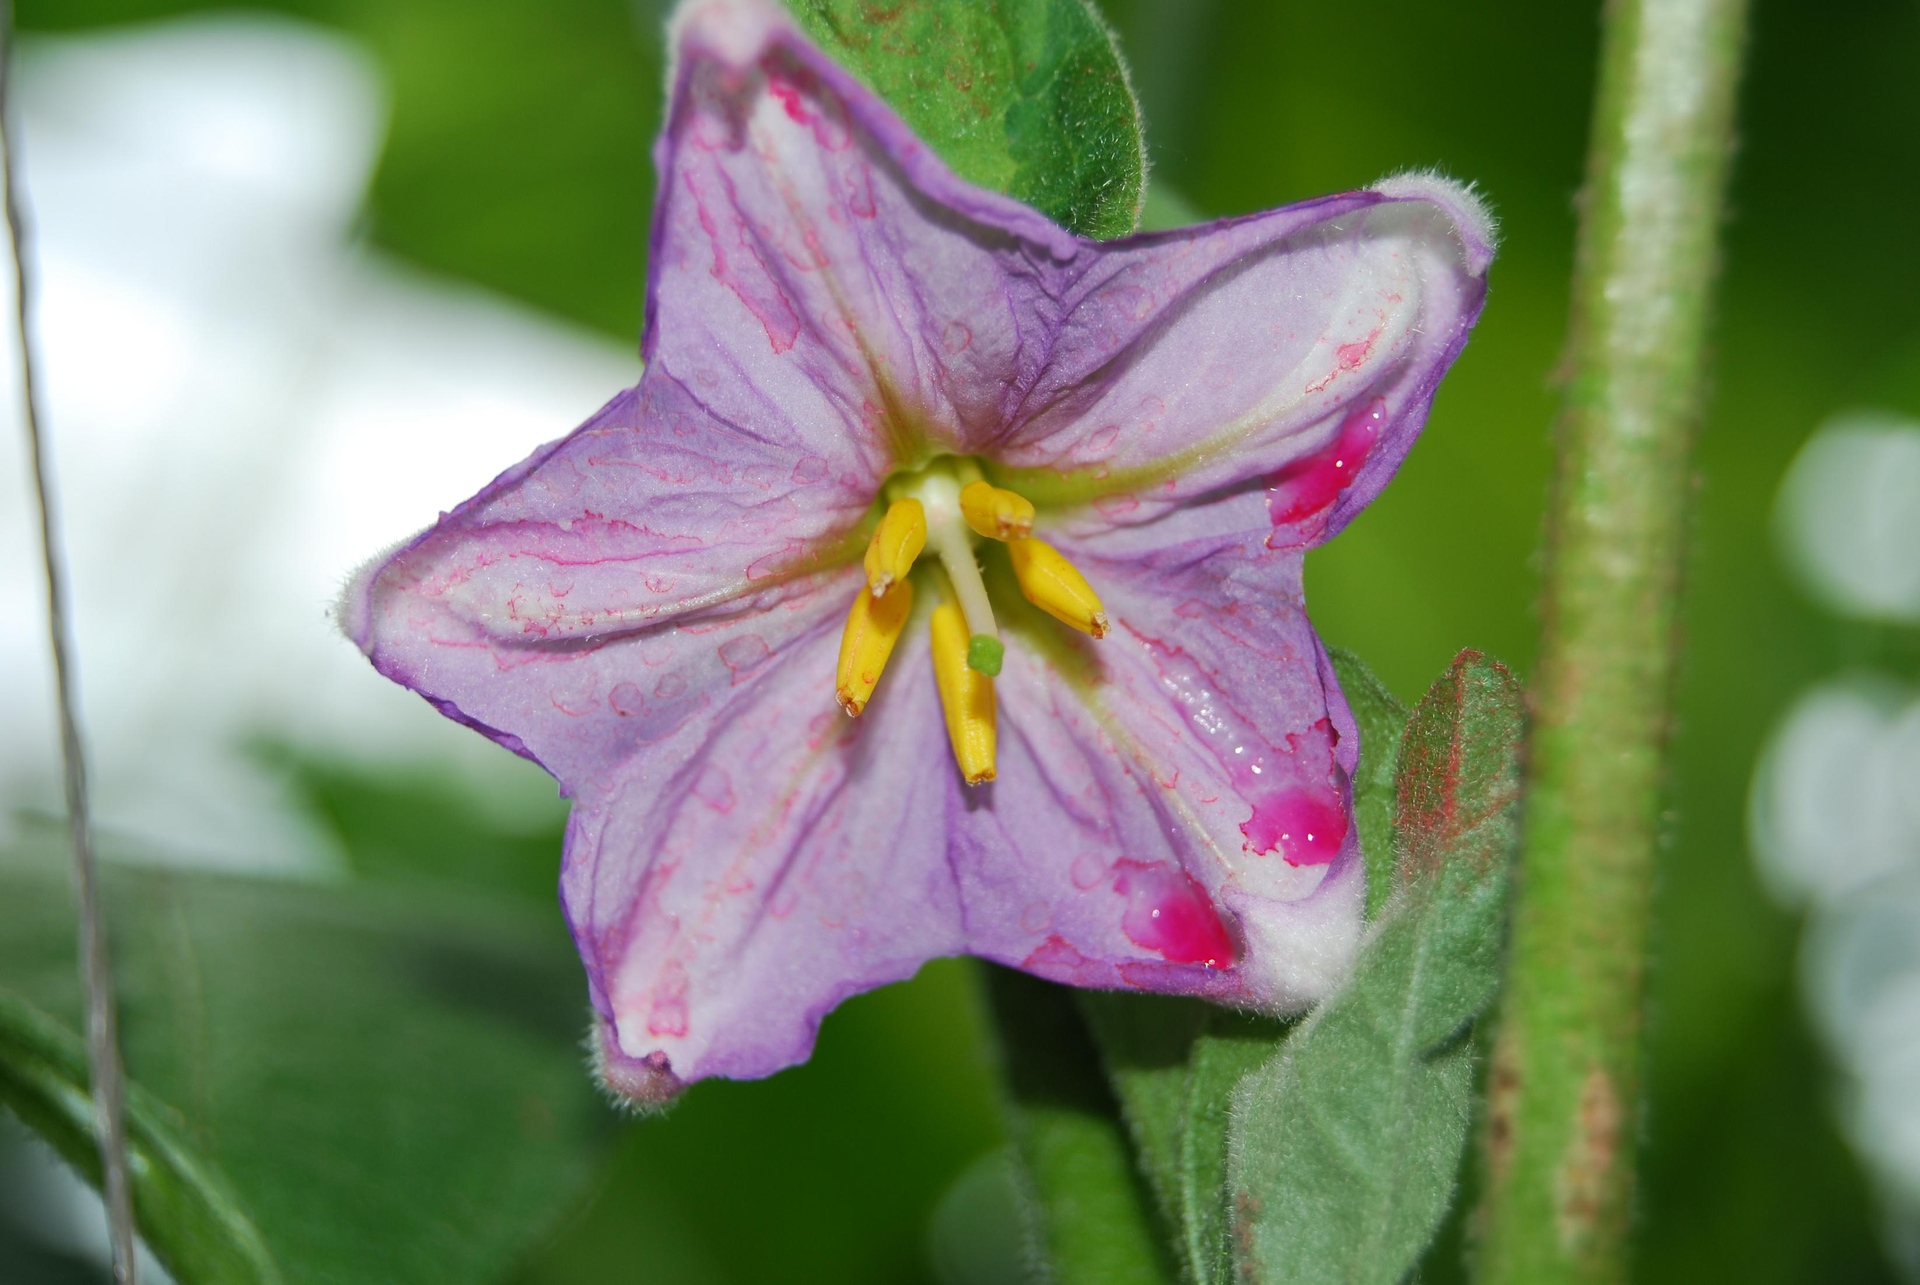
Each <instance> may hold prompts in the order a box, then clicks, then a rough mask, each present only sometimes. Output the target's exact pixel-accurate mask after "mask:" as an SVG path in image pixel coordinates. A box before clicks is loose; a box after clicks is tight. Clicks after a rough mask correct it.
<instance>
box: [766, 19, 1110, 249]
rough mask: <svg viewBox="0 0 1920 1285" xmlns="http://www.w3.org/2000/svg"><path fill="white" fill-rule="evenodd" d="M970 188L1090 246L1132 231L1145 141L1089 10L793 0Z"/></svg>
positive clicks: (818, 33) (824, 41)
mask: <svg viewBox="0 0 1920 1285" xmlns="http://www.w3.org/2000/svg"><path fill="white" fill-rule="evenodd" d="M787 3H788V6H789V7H790V8H791V9H792V10H793V12H794V15H795V16H796V17H797V18H798V19H799V21H800V25H801V26H802V27H803V28H805V30H806V32H807V34H808V35H809V36H811V37H813V39H814V40H816V41H817V42H819V44H820V46H821V47H822V48H823V49H825V50H826V51H827V52H828V53H829V54H831V55H832V56H833V57H834V58H835V59H836V60H837V61H838V62H840V63H841V65H843V66H844V67H846V68H847V69H848V70H849V71H851V72H853V73H854V74H855V75H856V76H858V77H860V79H861V80H863V81H865V82H866V83H867V84H868V85H869V86H870V87H872V88H873V90H874V91H875V92H876V93H878V94H879V95H880V96H881V97H883V98H885V99H886V100H887V102H888V103H889V104H891V105H892V107H893V109H894V110H895V111H897V112H899V113H900V115H901V117H902V118H904V119H905V120H906V122H907V124H908V125H910V126H912V128H913V130H914V132H915V133H917V134H918V135H920V137H921V138H923V139H925V140H926V141H927V143H928V144H930V145H931V146H932V147H933V149H934V151H936V152H938V153H939V154H940V157H941V159H942V160H944V161H946V163H947V164H948V165H950V166H952V167H953V170H954V172H955V173H957V174H959V175H960V176H961V177H962V178H964V179H966V180H967V181H968V182H971V183H976V184H978V185H980V186H981V187H988V188H993V189H994V190H995V191H999V192H1005V193H1006V194H1008V195H1009V196H1012V197H1015V198H1016V199H1018V200H1022V201H1025V202H1026V203H1027V204H1029V205H1031V206H1033V207H1035V208H1036V209H1038V210H1040V211H1041V212H1043V213H1045V214H1046V215H1047V216H1048V217H1050V218H1052V219H1053V220H1054V221H1055V222H1057V223H1059V224H1060V225H1061V226H1063V227H1065V228H1068V229H1069V230H1071V231H1073V232H1077V233H1079V234H1080V235H1081V236H1088V237H1115V236H1124V235H1126V234H1127V233H1129V232H1131V231H1133V228H1134V224H1135V222H1136V221H1137V219H1138V217H1139V214H1140V201H1141V194H1142V191H1143V189H1144V187H1145V177H1146V138H1145V135H1144V133H1143V132H1142V129H1141V123H1140V109H1139V106H1138V104H1136V103H1135V102H1134V98H1133V90H1132V88H1131V86H1130V85H1129V84H1128V82H1127V71H1126V66H1125V64H1123V63H1122V61H1121V59H1120V50H1119V47H1118V45H1117V44H1116V43H1115V42H1114V38H1113V33H1112V31H1110V30H1109V29H1108V27H1107V25H1106V23H1105V22H1104V21H1102V19H1101V18H1100V16H1099V14H1098V12H1097V11H1096V10H1095V9H1094V7H1093V5H1092V4H1090V3H1088V0H884V3H883V2H882V0H787Z"/></svg>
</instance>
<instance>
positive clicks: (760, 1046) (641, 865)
mask: <svg viewBox="0 0 1920 1285" xmlns="http://www.w3.org/2000/svg"><path fill="white" fill-rule="evenodd" d="M836 632H837V631H836V630H834V629H813V630H810V631H809V632H808V633H807V635H806V636H805V637H803V638H797V639H794V640H793V641H792V642H791V643H789V645H787V646H786V647H784V648H783V649H782V650H781V651H780V653H779V654H778V655H777V656H775V657H774V658H772V659H771V660H770V661H769V662H768V663H767V667H766V670H765V672H764V673H762V674H760V675H758V676H756V677H755V678H754V679H753V680H752V682H751V684H750V685H749V686H745V687H743V688H742V689H741V690H740V692H739V694H738V695H737V696H730V695H729V694H727V693H719V692H716V693H714V694H713V695H714V700H713V703H712V704H711V705H710V706H709V708H707V709H706V710H704V711H702V712H701V714H700V715H698V716H697V717H696V718H694V719H692V720H690V721H689V722H688V723H687V724H685V725H684V726H682V727H681V728H679V729H677V730H676V731H675V732H674V733H673V734H672V735H671V736H670V737H668V738H666V739H665V740H663V741H661V742H659V743H658V744H657V745H656V746H653V747H650V748H649V749H648V750H647V751H646V752H644V753H642V754H639V755H636V756H635V757H634V758H633V759H632V760H631V761H630V762H629V763H628V765H627V766H626V767H625V769H624V770H623V771H622V772H621V773H620V774H619V776H618V777H617V778H616V779H615V780H612V781H610V782H607V783H605V784H604V785H599V784H596V785H595V786H594V787H593V788H591V789H587V790H583V791H581V792H580V793H579V795H578V796H577V798H576V802H575V807H574V812H573V817H572V820H571V822H570V824H569V826H568V835H567V859H566V867H565V870H564V872H563V874H562V880H561V891H562V896H563V899H564V901H565V903H566V908H567V913H568V918H569V921H570V922H571V923H572V925H573V929H574V935H575V938H576V940H577V941H578V943H579V945H580V950H581V954H582V957H583V958H584V959H585V961H586V965H587V971H588V975H589V977H590V979H591V982H592V993H593V1001H594V1006H595V1008H596V1009H597V1010H598V1012H599V1014H600V1021H601V1027H602V1040H603V1042H604V1043H605V1044H606V1045H607V1047H606V1048H605V1049H604V1050H603V1057H602V1061H603V1065H605V1064H607V1063H609V1062H611V1063H612V1064H613V1065H614V1067H615V1068H619V1067H624V1068H626V1069H627V1072H628V1075H629V1077H631V1075H632V1074H633V1072H634V1071H635V1069H636V1068H645V1069H646V1070H647V1071H648V1072H650V1073H651V1074H652V1075H654V1076H655V1077H658V1076H660V1075H666V1074H670V1075H671V1076H672V1077H673V1080H674V1081H676V1082H686V1081H691V1080H694V1079H698V1078H701V1077H704V1076H713V1075H719V1076H727V1077H732V1078H750V1077H756V1076H763V1075H770V1074H772V1073H773V1072H774V1071H777V1070H779V1069H780V1068H782V1067H785V1066H790V1065H792V1064H794V1063H796V1062H800V1061H803V1060H805V1058H806V1056H807V1054H808V1053H809V1052H810V1051H811V1050H812V1047H813V1041H814V1036H815V1034H816V1032H817V1031H818V1028H819V1024H820V1019H821V1018H822V1017H823V1016H824V1015H825V1014H826V1012H827V1011H828V1010H829V1009H831V1008H832V1007H833V1006H834V1005H836V1004H838V1003H839V1002H840V1001H841V1000H842V999H845V998H846V997H847V996H849V995H852V994H855V993H857V992H859V991H863V990H867V989H870V988H872V987H874V986H878V985H881V984H883V983H885V982H890V981H897V980H900V979H901V978H904V977H908V976H910V975H912V973H913V972H914V971H915V970H916V969H917V968H918V967H919V966H920V964H921V963H922V962H923V961H925V960H926V959H928V958H930V957H933V956H936V955H945V954H953V953H956V952H958V951H959V950H960V949H961V948H962V940H961V933H960V911H959V903H958V898H957V896H956V895H955V891H954V885H953V879H952V876H951V874H950V872H949V870H948V868H947V863H946V859H945V857H946V806H947V799H948V793H949V791H950V789H951V788H952V787H951V782H950V778H951V776H952V763H951V762H950V760H949V759H948V757H947V753H946V747H945V744H944V737H943V735H942V733H941V731H940V724H939V715H938V709H937V705H936V697H935V695H934V691H933V682H932V675H931V670H930V663H929V660H928V657H927V655H926V646H925V639H924V630H922V631H921V636H920V638H919V639H918V641H917V645H915V646H911V647H909V646H906V645H904V644H903V647H902V650H903V651H906V652H907V653H908V654H907V655H905V656H902V657H899V658H898V660H899V661H900V662H903V663H902V664H901V665H900V666H899V667H898V668H896V669H895V670H893V671H890V672H889V674H888V676H887V678H886V680H885V682H884V685H883V687H882V689H881V694H882V696H883V697H884V700H882V701H877V702H876V703H875V705H874V706H873V708H872V709H870V710H869V711H868V713H867V714H866V715H865V716H863V717H861V718H859V719H850V718H847V717H846V716H845V715H844V714H842V713H841V712H840V710H839V708H838V707H837V706H836V705H835V704H834V702H833V698H832V694H831V691H830V690H829V684H828V683H826V682H823V680H822V679H823V675H831V673H832V670H833V658H834V651H835V649H836V647H837V646H838V642H837V639H836V637H835V636H834V635H835V633H836ZM607 1054H617V1055H618V1056H617V1057H614V1058H609V1057H608V1056H606V1055H607ZM614 1082H615V1085H616V1087H619V1085H620V1081H619V1080H618V1079H617V1078H616V1079H615V1080H614ZM665 1087H671V1085H666V1086H665ZM627 1091H629V1092H632V1091H633V1088H632V1086H627ZM642 1095H643V1096H646V1095H645V1094H642Z"/></svg>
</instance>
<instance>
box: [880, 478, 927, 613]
mask: <svg viewBox="0 0 1920 1285" xmlns="http://www.w3.org/2000/svg"><path fill="white" fill-rule="evenodd" d="M926 547H927V511H926V510H925V509H924V508H922V507H920V501H918V500H913V499H907V500H895V501H894V502H893V503H892V504H889V505H888V506H887V515H886V516H885V517H883V518H881V519H880V525H879V526H878V527H876V528H874V532H873V539H872V540H870V541H868V542H867V588H869V589H871V590H872V591H873V596H874V597H876V598H878V597H879V596H880V595H881V594H883V593H885V592H886V591H887V589H888V588H889V587H890V586H892V585H894V584H897V583H899V582H900V581H903V580H905V579H906V578H907V572H908V570H910V569H911V568H912V566H913V560H914V559H915V558H917V557H919V556H920V550H922V549H924V548H926Z"/></svg>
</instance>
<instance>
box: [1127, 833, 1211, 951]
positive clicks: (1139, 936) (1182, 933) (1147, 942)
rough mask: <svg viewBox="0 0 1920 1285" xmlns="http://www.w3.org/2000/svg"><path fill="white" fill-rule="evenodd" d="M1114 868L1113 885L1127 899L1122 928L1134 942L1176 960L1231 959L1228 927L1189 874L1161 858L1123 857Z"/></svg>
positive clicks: (1203, 890) (1205, 892) (1204, 890)
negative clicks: (1156, 859)
mask: <svg viewBox="0 0 1920 1285" xmlns="http://www.w3.org/2000/svg"><path fill="white" fill-rule="evenodd" d="M1113 868H1114V871H1115V873H1114V878H1113V890H1114V891H1115V892H1117V893H1119V894H1120V895H1121V896H1123V897H1125V898H1126V899H1127V908H1126V910H1125V911H1123V912H1122V913H1121V916H1120V927H1121V930H1122V931H1124V932H1125V933H1126V934H1127V938H1128V940H1130V941H1131V942H1133V944H1134V945H1136V946H1140V947H1143V948H1145V949H1147V950H1151V951H1156V952H1158V953H1159V954H1160V955H1161V956H1162V957H1164V958H1165V959H1167V960H1168V961H1170V962H1172V963H1175V964H1205V965H1207V967H1209V968H1225V967H1227V966H1228V965H1229V964H1231V963H1233V939H1232V938H1230V937H1228V936H1227V926H1226V925H1225V924H1223V923H1221V922H1220V912H1219V911H1217V910H1215V909H1214V908H1213V901H1212V900H1211V899H1210V898H1209V897H1208V896H1207V890H1206V889H1205V888H1202V887H1201V886H1200V885H1199V883H1198V882H1196V881H1195V880H1194V878H1193V876H1192V875H1189V874H1188V873H1187V872H1186V871H1184V870H1177V869H1175V868H1174V867H1173V866H1171V865H1169V864H1167V863H1166V862H1164V861H1154V862H1146V861H1134V860H1132V859H1130V858H1127V857H1122V858H1121V859H1120V860H1119V861H1116V862H1115V863H1114V867H1113Z"/></svg>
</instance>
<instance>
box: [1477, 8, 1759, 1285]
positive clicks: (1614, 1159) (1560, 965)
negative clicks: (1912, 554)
mask: <svg viewBox="0 0 1920 1285" xmlns="http://www.w3.org/2000/svg"><path fill="white" fill-rule="evenodd" d="M1744 20H1745V3H1744V0H1612V2H1611V3H1609V4H1608V5H1607V9H1606V16H1605V31H1604V37H1603V48H1602V54H1601V66H1600V83H1599V90H1598V96H1597V100H1596V104H1595V117H1594V129H1593V138H1592V154H1591V159H1590V162H1589V171H1588V178H1587V190H1586V193H1585V198H1584V205H1583V210H1582V218H1581V226H1580V240H1579V249H1578V261H1577V264H1576V268H1575V275H1574V292H1573V293H1574V297H1573V310H1572V328H1571V329H1572V333H1571V344H1570V348H1569V361H1568V370H1569V374H1570V382H1569V386H1568V389H1567V394H1566V400H1565V404H1564V406H1563V408H1562V412H1561V417H1560V422H1559V425H1558V461H1557V467H1556V475H1555V484H1554V494H1553V497H1552V501H1551V504H1550V507H1549V519H1548V557H1547V566H1546V575H1545V584H1544V586H1543V593H1542V602H1543V610H1542V615H1543V618H1544V621H1545V628H1544V632H1543V637H1542V646H1541V653H1540V661H1539V667H1538V672H1537V674H1536V676H1535V679H1534V684H1533V717H1534V725H1533V732H1532V737H1531V741H1530V745H1529V754H1528V780H1527V801H1526V809H1527V810H1526V822H1525V826H1526V833H1525V839H1524V845H1523V849H1522V856H1521V898H1520V902H1519V905H1518V908H1517V910H1516V915H1515V922H1514V932H1513V946H1512V957H1511V965H1510V970H1509V983H1508V991H1507V998H1506V1001H1505V1004H1504V1007H1503V1010H1502V1021H1501V1033H1500V1039H1499V1042H1498V1045H1497V1047H1496V1050H1495V1054H1494V1062H1493V1069H1492V1087H1491V1091H1490V1097H1491V1101H1490V1103H1489V1134H1488V1148H1489V1151H1488V1162H1489V1177H1490V1183H1489V1188H1488V1192H1487V1198H1486V1205H1485V1209H1484V1210H1483V1218H1484V1221H1483V1223H1482V1237H1483V1238H1482V1242H1481V1246H1480V1252H1479V1255H1478V1258H1477V1262H1478V1269H1477V1276H1478V1279H1480V1280H1481V1281H1482V1282H1503V1283H1504V1282H1522V1281H1524V1282H1527V1283H1528V1285H1536V1283H1542V1282H1546V1283H1551V1282H1557V1281H1583V1282H1587V1281H1592V1282H1600V1281H1606V1282H1615V1281H1624V1280H1625V1279H1626V1278H1627V1233H1628V1229H1629V1227H1628V1224H1629V1209H1630V1204H1631V1196H1632V1186H1633V1141H1634V1136H1635V1123H1636V1116H1637V1113H1638V1109H1639V1107H1638V1102H1639V1081H1640V1067H1639V1061H1640V1031H1641V1024H1642V1023H1641V1007H1642V1002H1643V991H1644V984H1645V978H1646V943H1647V922H1648V910H1649V901H1650V897H1649V893H1650V889H1651V886H1652V878H1653V859H1654V852H1655V848H1656V846H1657V829H1658V815H1659V809H1660V795H1661V788H1662V763H1663V759H1664V754H1665V747H1666V741H1667V734H1668V730H1669V700H1670V691H1671V688H1672V684H1673V673H1674V658H1675V652H1676V650H1677V637H1676V625H1675V622H1676V600H1677V597H1678V586H1679V578H1680V564H1681V557H1682V552H1683V542H1684V541H1683V537H1684V535H1685V531H1686V523H1687V516H1686V515H1687V498H1688V494H1689V490H1690V487H1691V478H1690V476H1689V455H1690V450H1691V446H1692V439H1693V434H1694V426H1695V422H1696V419H1697V416H1698V410H1699V405H1700V401H1701V388H1702V372H1703V366H1704V349H1705V331H1706V325H1707V318H1708V312H1709V307H1708V302H1709V295H1710V292H1711V287H1712V284H1713V276H1714V268H1715V259H1716V243H1717V234H1718V230H1719V223H1720V218H1721V198H1722V192H1723V189H1724V186H1725V180H1726V172H1727V164H1728V155H1729V152H1730V150H1731V146H1730V145H1731V137H1732V124H1733V104H1734V90H1735V83H1736V80H1737V78H1738V70H1739V62H1740V49H1741V42H1742V31H1743V27H1744Z"/></svg>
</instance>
